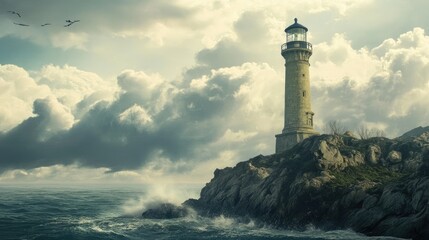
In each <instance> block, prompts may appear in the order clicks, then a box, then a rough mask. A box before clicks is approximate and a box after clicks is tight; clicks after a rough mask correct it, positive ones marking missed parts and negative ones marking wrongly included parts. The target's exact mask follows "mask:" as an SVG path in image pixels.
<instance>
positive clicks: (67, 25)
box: [64, 20, 80, 27]
mask: <svg viewBox="0 0 429 240" xmlns="http://www.w3.org/2000/svg"><path fill="white" fill-rule="evenodd" d="M77 22H80V20H73V21H72V20H66V23H68V24H66V25H64V27H69V26H70V25H72V24H73V23H77Z"/></svg>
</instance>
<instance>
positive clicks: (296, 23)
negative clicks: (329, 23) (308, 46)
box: [285, 18, 308, 32]
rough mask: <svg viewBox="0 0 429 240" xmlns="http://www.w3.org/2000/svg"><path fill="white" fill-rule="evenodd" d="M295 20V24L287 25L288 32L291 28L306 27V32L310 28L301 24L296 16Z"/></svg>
mask: <svg viewBox="0 0 429 240" xmlns="http://www.w3.org/2000/svg"><path fill="white" fill-rule="evenodd" d="M294 20H295V23H294V24H292V25H290V26H289V27H287V28H286V29H285V32H287V31H289V30H291V29H293V28H302V29H304V30H305V31H306V32H307V31H308V28H306V27H304V26H303V25H301V24H299V23H298V19H297V18H295V19H294Z"/></svg>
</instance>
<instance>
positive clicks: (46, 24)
mask: <svg viewBox="0 0 429 240" xmlns="http://www.w3.org/2000/svg"><path fill="white" fill-rule="evenodd" d="M48 25H51V24H50V23H45V24H42V25H40V26H42V27H44V26H48Z"/></svg>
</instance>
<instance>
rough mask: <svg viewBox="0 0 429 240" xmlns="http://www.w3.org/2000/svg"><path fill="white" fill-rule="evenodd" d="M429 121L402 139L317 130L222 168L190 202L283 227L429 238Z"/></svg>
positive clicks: (201, 209)
mask: <svg viewBox="0 0 429 240" xmlns="http://www.w3.org/2000/svg"><path fill="white" fill-rule="evenodd" d="M421 129H423V130H424V129H425V128H421ZM421 129H420V130H421ZM426 129H428V131H418V130H412V131H410V132H408V133H407V134H404V135H403V136H401V137H399V138H396V139H387V138H381V137H377V138H370V139H366V140H360V139H357V138H355V137H354V136H353V135H352V134H347V135H320V136H313V137H310V138H308V139H306V140H304V141H303V142H301V143H299V144H298V145H296V146H295V147H293V148H292V149H290V150H288V151H286V152H284V153H281V154H274V155H270V156H262V155H260V156H257V157H255V158H252V159H250V160H248V161H246V162H240V163H238V164H237V165H236V166H235V167H233V168H225V169H222V170H216V171H215V173H214V178H213V179H212V180H211V181H210V182H209V183H208V184H206V186H205V187H204V188H203V189H202V191H201V196H200V198H199V199H190V200H187V201H186V202H185V203H184V205H185V206H189V207H192V208H193V209H195V210H196V211H197V212H198V213H199V214H203V215H209V216H212V215H219V214H223V215H227V216H234V217H246V218H248V217H250V218H252V219H256V220H259V221H261V222H264V223H268V224H271V225H274V226H277V227H285V228H297V229H299V228H303V227H305V226H306V225H308V224H312V225H314V226H316V227H319V228H322V229H345V228H351V229H353V230H355V231H358V232H362V233H364V234H367V235H388V236H395V237H404V238H413V239H429V128H426ZM413 131H414V132H413Z"/></svg>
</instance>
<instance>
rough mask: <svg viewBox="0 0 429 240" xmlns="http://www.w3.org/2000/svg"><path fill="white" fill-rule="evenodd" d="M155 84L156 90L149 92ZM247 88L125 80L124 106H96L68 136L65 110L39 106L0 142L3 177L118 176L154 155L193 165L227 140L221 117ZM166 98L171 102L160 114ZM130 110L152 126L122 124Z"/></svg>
mask: <svg viewBox="0 0 429 240" xmlns="http://www.w3.org/2000/svg"><path fill="white" fill-rule="evenodd" d="M157 81H158V83H157V85H156V89H154V90H151V91H144V89H147V88H150V87H151V86H150V85H148V84H152V83H153V82H157ZM245 81H246V78H240V79H234V80H231V79H230V77H229V76H228V75H223V74H217V75H213V76H212V77H211V78H210V79H209V80H208V82H207V85H206V87H204V88H202V89H198V90H195V89H192V88H189V86H188V89H182V90H180V91H177V89H176V88H175V87H173V86H171V85H169V84H168V83H166V82H165V81H161V80H159V79H158V80H153V81H152V79H149V77H148V76H147V75H144V74H143V75H142V74H140V75H138V74H135V72H131V71H128V72H124V73H123V74H122V75H120V76H119V77H118V82H119V85H120V86H121V88H122V93H121V95H120V96H119V98H118V99H117V100H116V101H114V102H112V103H110V104H108V103H106V102H100V103H98V104H97V105H96V106H95V107H93V108H92V109H91V110H90V111H89V112H88V113H86V114H85V115H84V116H83V117H82V118H81V119H80V121H79V122H78V123H76V124H75V125H73V127H71V128H70V129H67V128H66V127H65V126H67V124H68V122H69V118H66V117H64V116H65V115H67V114H64V113H63V114H59V113H61V112H59V111H60V110H57V109H56V108H58V107H61V105H60V104H59V103H58V102H56V101H54V102H55V104H52V103H50V101H49V100H46V99H45V100H36V101H35V103H34V107H33V109H34V113H35V114H36V116H35V117H30V118H29V119H27V120H25V121H24V122H23V123H21V124H20V125H18V126H17V127H15V128H14V129H12V130H10V131H9V132H7V133H3V134H2V135H1V136H0V169H1V171H4V170H7V169H16V168H21V169H30V168H35V167H40V166H49V165H54V164H64V165H68V164H72V163H79V164H81V165H83V166H88V167H108V168H110V169H112V170H113V171H117V170H123V169H137V168H139V167H142V166H144V164H145V163H146V162H148V161H149V160H151V157H153V156H154V155H156V154H160V155H161V156H164V157H168V158H169V159H171V160H172V161H177V160H181V159H183V158H191V157H192V156H194V154H198V153H199V152H200V151H204V150H203V149H202V148H203V147H202V146H204V145H205V144H208V143H210V142H212V141H214V140H215V139H217V138H219V137H220V136H221V135H222V134H223V132H224V131H225V129H224V127H223V126H224V124H223V123H224V122H225V121H227V120H225V117H224V116H227V115H229V114H231V113H232V111H233V109H234V107H235V104H236V103H237V101H236V100H235V99H234V97H233V94H234V92H236V91H237V90H238V88H239V87H240V86H241V84H243V83H244V82H245ZM141 89H143V92H141V91H139V90H141ZM164 95H167V97H168V98H169V99H167V100H166V101H167V102H166V103H165V104H164V105H163V106H162V107H161V108H160V110H159V109H158V110H157V109H156V104H157V103H158V102H159V101H163V100H162V99H163V98H164V97H165V96H164ZM52 101H53V100H52ZM52 101H51V102H52ZM83 101H85V99H84V100H83ZM57 103H58V104H57ZM133 106H134V108H135V109H146V110H147V112H148V113H149V114H152V115H151V120H150V121H149V120H148V121H146V123H145V122H144V121H141V120H139V121H136V118H135V117H136V114H137V115H138V111H135V112H133V113H132V114H131V115H133V114H134V115H133V116H131V115H130V116H125V118H126V120H129V122H128V124H127V123H124V121H121V118H120V116H124V114H123V113H124V112H126V111H127V109H130V108H133ZM135 106H137V107H135ZM121 114H122V115H121ZM122 120H123V119H122ZM137 120H138V118H137ZM139 124H143V125H139ZM145 124H146V125H145Z"/></svg>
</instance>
